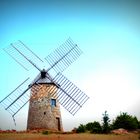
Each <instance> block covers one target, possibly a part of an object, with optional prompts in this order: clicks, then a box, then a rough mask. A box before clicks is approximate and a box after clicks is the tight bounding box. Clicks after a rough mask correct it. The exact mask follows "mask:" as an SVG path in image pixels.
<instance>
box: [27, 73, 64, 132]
mask: <svg viewBox="0 0 140 140" xmlns="http://www.w3.org/2000/svg"><path fill="white" fill-rule="evenodd" d="M44 73H45V71H44ZM39 76H40V75H39ZM41 77H42V78H41V79H40V80H39V81H38V82H37V83H36V84H34V85H33V86H32V88H31V97H30V102H29V113H28V122H27V129H28V130H34V129H47V130H52V131H63V127H62V119H61V112H60V105H59V102H58V100H57V98H56V97H55V96H52V94H53V95H57V90H54V91H52V93H50V92H49V89H50V88H54V89H55V88H56V86H55V84H54V83H53V82H51V81H50V80H49V79H48V78H47V77H44V78H43V72H42V75H41ZM36 79H38V77H37V78H36ZM56 89H57V88H56Z"/></svg>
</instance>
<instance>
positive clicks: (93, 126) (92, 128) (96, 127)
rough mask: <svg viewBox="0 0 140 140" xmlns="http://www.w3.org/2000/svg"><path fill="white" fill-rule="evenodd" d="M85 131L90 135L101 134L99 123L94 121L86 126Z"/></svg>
mask: <svg viewBox="0 0 140 140" xmlns="http://www.w3.org/2000/svg"><path fill="white" fill-rule="evenodd" d="M86 128H87V130H89V131H90V132H91V133H102V127H101V125H100V123H99V122H97V121H94V122H93V123H88V124H87V125H86Z"/></svg>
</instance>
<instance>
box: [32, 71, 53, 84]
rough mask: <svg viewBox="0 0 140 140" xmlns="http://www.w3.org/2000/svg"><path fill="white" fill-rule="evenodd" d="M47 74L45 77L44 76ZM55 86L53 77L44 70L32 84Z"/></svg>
mask: <svg viewBox="0 0 140 140" xmlns="http://www.w3.org/2000/svg"><path fill="white" fill-rule="evenodd" d="M44 74H45V76H44ZM34 83H36V84H54V83H53V81H52V78H51V76H50V75H49V74H48V73H47V72H46V71H45V70H42V71H41V72H40V73H39V74H38V75H37V77H36V78H35V79H34V80H33V82H32V84H34Z"/></svg>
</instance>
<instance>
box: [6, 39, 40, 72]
mask: <svg viewBox="0 0 140 140" xmlns="http://www.w3.org/2000/svg"><path fill="white" fill-rule="evenodd" d="M4 51H5V52H6V53H7V54H8V55H9V56H10V57H12V58H13V59H14V60H15V61H16V62H17V63H18V64H20V66H22V67H23V68H24V69H25V70H27V71H29V69H31V68H32V66H34V67H36V68H37V69H38V70H39V71H40V68H39V67H38V65H40V64H42V63H43V60H42V59H41V58H39V57H38V56H37V55H36V54H35V53H34V52H33V51H31V50H30V49H29V48H28V47H27V46H26V45H25V44H24V43H23V42H21V41H18V42H16V43H11V44H10V46H8V47H7V48H4Z"/></svg>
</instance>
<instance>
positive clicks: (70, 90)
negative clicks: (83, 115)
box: [49, 73, 89, 115]
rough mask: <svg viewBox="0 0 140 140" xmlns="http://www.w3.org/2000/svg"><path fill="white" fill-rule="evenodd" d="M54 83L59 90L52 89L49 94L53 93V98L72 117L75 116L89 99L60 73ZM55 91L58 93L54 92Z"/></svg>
mask: <svg viewBox="0 0 140 140" xmlns="http://www.w3.org/2000/svg"><path fill="white" fill-rule="evenodd" d="M53 81H54V82H55V84H56V85H57V87H58V89H56V88H55V87H52V88H50V89H49V93H53V94H52V96H53V97H55V98H57V99H58V101H59V103H60V104H61V105H62V106H63V107H64V108H65V109H66V110H67V111H69V112H70V113H71V114H72V115H75V114H76V112H77V111H78V110H79V109H80V108H81V107H82V106H83V104H84V103H85V102H86V101H87V100H88V99H89V97H88V96H87V95H86V94H85V93H83V92H82V91H81V90H80V89H79V88H78V87H76V86H75V85H74V84H73V83H72V82H70V81H69V80H68V79H67V78H66V77H65V76H64V75H62V74H61V73H59V74H58V75H57V76H56V77H55V78H54V79H53ZM55 90H56V91H57V92H54V91H55Z"/></svg>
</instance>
